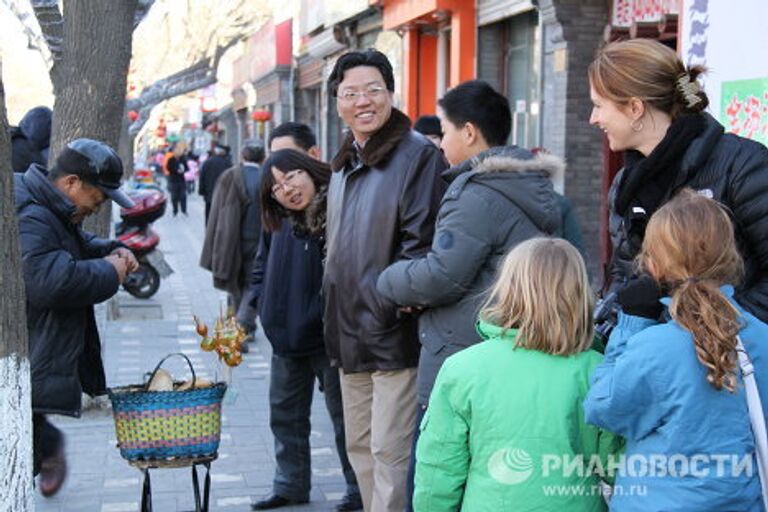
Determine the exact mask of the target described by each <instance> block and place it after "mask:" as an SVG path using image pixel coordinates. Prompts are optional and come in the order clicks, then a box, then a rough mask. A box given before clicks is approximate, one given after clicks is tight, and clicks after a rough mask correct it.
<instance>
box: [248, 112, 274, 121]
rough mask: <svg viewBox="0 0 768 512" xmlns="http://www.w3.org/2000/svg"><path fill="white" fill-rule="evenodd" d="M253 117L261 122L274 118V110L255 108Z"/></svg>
mask: <svg viewBox="0 0 768 512" xmlns="http://www.w3.org/2000/svg"><path fill="white" fill-rule="evenodd" d="M251 119H253V120H254V121H259V122H266V121H269V120H270V119H272V112H270V111H269V110H254V111H253V113H252V114H251Z"/></svg>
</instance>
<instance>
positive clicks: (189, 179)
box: [184, 150, 200, 195]
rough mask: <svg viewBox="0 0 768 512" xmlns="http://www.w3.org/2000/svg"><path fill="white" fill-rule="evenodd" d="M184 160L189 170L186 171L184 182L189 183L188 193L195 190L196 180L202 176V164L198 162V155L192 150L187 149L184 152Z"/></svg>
mask: <svg viewBox="0 0 768 512" xmlns="http://www.w3.org/2000/svg"><path fill="white" fill-rule="evenodd" d="M184 160H185V162H186V167H187V170H186V171H185V172H184V182H185V183H186V185H187V195H189V194H192V193H194V192H195V182H196V181H197V178H198V176H200V164H199V163H198V157H197V155H196V154H194V153H193V152H192V151H191V150H187V152H186V153H185V154H184Z"/></svg>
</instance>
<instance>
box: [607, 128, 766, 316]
mask: <svg viewBox="0 0 768 512" xmlns="http://www.w3.org/2000/svg"><path fill="white" fill-rule="evenodd" d="M701 115H703V116H705V118H706V127H705V129H704V132H703V133H702V134H701V135H699V137H697V138H696V139H694V141H693V142H692V143H691V144H690V145H689V147H688V149H687V151H686V152H685V154H684V156H683V159H682V163H681V167H680V174H679V175H678V177H677V179H676V180H675V183H674V186H673V187H672V188H671V189H670V192H669V194H668V195H667V197H666V198H665V201H667V200H669V199H670V198H671V197H672V196H674V194H675V193H676V192H677V191H678V190H680V189H682V188H684V187H689V188H692V189H693V190H696V191H699V192H700V193H702V194H704V195H707V196H708V197H712V198H714V199H717V200H718V201H720V202H721V203H723V204H724V205H726V206H727V207H728V208H730V209H731V211H732V212H733V214H734V221H735V228H736V237H737V241H738V243H739V248H740V249H741V253H742V255H743V257H744V263H745V267H746V268H745V269H746V273H745V277H744V282H743V283H742V285H741V286H740V287H739V289H738V290H737V293H736V300H738V302H739V304H741V305H742V306H743V307H744V308H745V309H747V310H748V311H749V312H750V313H752V314H754V315H755V316H757V317H758V318H759V319H761V320H763V321H764V322H766V321H768V148H766V147H765V146H763V145H762V144H760V143H758V142H755V141H752V140H749V139H745V138H742V137H738V136H736V135H733V134H726V133H724V130H723V127H722V125H721V124H720V123H718V122H717V120H715V119H714V118H713V117H712V116H710V115H709V114H701ZM633 153H634V154H633ZM638 155H639V154H637V152H628V154H627V156H626V160H627V162H628V164H627V167H625V168H624V169H622V170H621V172H619V174H617V175H616V178H615V179H614V180H613V184H612V185H611V190H610V194H609V199H608V200H609V205H610V234H611V242H612V244H613V250H614V256H613V260H612V264H611V267H610V269H609V272H610V279H611V286H610V289H611V290H616V289H618V288H620V287H621V286H623V284H624V283H626V281H627V280H628V279H629V278H630V277H631V276H632V274H633V272H634V264H633V262H634V258H635V256H637V253H638V251H639V247H637V244H633V243H630V240H629V237H628V236H627V228H626V221H625V220H624V219H623V218H622V217H621V216H620V215H619V214H618V213H616V208H615V202H616V194H617V191H618V187H619V184H620V183H621V180H622V176H623V174H624V173H625V172H631V169H632V168H633V167H632V166H633V164H635V163H636V162H637V161H639V158H640V157H639V156H638Z"/></svg>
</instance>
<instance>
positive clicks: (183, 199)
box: [165, 142, 187, 217]
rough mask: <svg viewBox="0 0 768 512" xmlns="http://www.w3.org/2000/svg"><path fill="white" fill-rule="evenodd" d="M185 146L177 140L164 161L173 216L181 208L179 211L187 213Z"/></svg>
mask: <svg viewBox="0 0 768 512" xmlns="http://www.w3.org/2000/svg"><path fill="white" fill-rule="evenodd" d="M185 152H186V148H185V146H184V144H183V143H181V142H179V143H177V144H175V145H174V146H173V147H172V148H171V151H170V153H171V155H170V156H169V158H168V160H166V162H165V170H166V171H167V172H168V175H167V177H168V193H169V194H170V195H171V205H172V206H173V216H174V217H175V216H176V215H177V214H178V213H179V209H181V213H183V214H184V215H186V214H187V185H186V182H185V181H184V173H186V172H187V165H186V158H185V156H184V154H185Z"/></svg>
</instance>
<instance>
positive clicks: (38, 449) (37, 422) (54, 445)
mask: <svg viewBox="0 0 768 512" xmlns="http://www.w3.org/2000/svg"><path fill="white" fill-rule="evenodd" d="M63 442H64V433H63V432H62V431H61V430H59V429H57V428H56V427H54V426H53V425H52V424H51V423H50V422H49V421H48V419H47V418H46V417H45V415H44V414H38V413H33V414H32V458H33V464H34V466H33V473H34V474H35V475H37V474H38V473H40V465H41V464H42V463H43V461H44V460H45V459H48V458H50V457H51V456H53V455H54V454H55V453H56V451H57V450H58V449H59V448H60V447H61V444H62V443H63Z"/></svg>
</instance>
